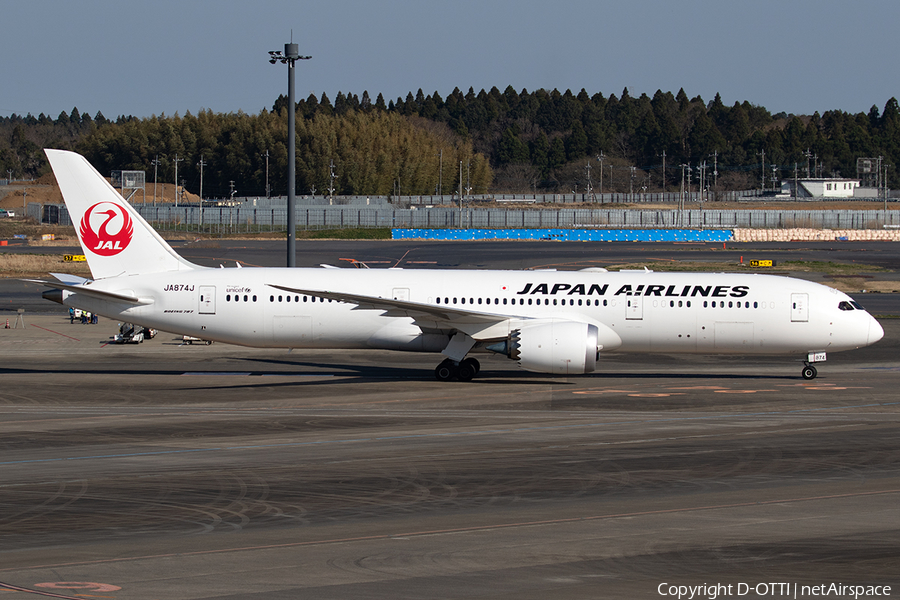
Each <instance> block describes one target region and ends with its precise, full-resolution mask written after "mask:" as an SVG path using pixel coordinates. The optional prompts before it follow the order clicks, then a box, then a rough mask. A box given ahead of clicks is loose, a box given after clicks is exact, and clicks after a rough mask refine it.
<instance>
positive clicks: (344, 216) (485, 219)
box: [27, 203, 900, 233]
mask: <svg viewBox="0 0 900 600" xmlns="http://www.w3.org/2000/svg"><path fill="white" fill-rule="evenodd" d="M134 208H135V210H137V211H138V212H139V213H140V214H141V216H143V217H144V218H145V219H146V220H147V221H149V222H150V223H153V224H158V225H159V226H160V227H161V228H162V229H178V230H186V231H205V232H208V233H243V232H247V233H254V232H259V231H273V230H277V231H283V230H284V229H285V228H286V227H287V208H286V207H256V208H248V207H226V206H204V207H203V209H202V210H201V208H200V207H199V206H178V207H175V206H171V205H156V206H153V205H146V204H145V205H141V204H137V205H134ZM27 216H28V217H31V218H34V219H35V220H38V221H40V222H42V223H48V224H58V225H71V224H72V223H71V220H70V219H69V215H68V212H67V211H66V208H65V206H64V205H61V204H60V205H52V204H46V205H43V206H41V205H40V204H36V203H31V204H29V205H28V210H27ZM296 217H297V219H296V226H297V227H298V228H300V229H339V228H368V227H384V228H391V229H503V230H507V229H598V230H602V229H624V230H632V229H685V230H691V229H795V228H806V229H835V230H844V229H847V230H861V229H874V230H879V229H885V228H894V227H900V210H888V211H884V210H846V209H842V210H787V209H764V210H695V209H692V210H685V211H677V210H664V209H640V210H638V209H611V208H561V209H545V210H529V209H521V208H515V209H503V208H464V209H463V210H461V211H460V210H459V209H458V208H450V207H433V208H396V207H394V206H358V205H345V206H298V207H297V211H296Z"/></svg>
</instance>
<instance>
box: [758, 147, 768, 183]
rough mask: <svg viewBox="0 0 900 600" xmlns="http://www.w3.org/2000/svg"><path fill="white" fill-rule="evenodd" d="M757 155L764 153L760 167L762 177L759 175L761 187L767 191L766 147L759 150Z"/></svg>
mask: <svg viewBox="0 0 900 600" xmlns="http://www.w3.org/2000/svg"><path fill="white" fill-rule="evenodd" d="M756 154H757V156H759V155H760V154H762V160H761V161H760V163H759V169H760V173H761V175H760V177H759V189H760V190H762V191H766V149H765V148H763V149H762V152H757V153H756Z"/></svg>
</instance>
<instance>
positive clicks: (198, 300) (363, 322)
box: [63, 268, 883, 354]
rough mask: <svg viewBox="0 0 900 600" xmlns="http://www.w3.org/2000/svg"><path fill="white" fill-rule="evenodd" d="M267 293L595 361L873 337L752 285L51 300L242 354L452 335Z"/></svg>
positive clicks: (330, 280)
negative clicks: (500, 319)
mask: <svg viewBox="0 0 900 600" xmlns="http://www.w3.org/2000/svg"><path fill="white" fill-rule="evenodd" d="M273 285H277V286H280V287H282V288H294V289H302V290H313V291H315V290H318V291H321V292H323V293H326V292H328V293H332V292H342V293H348V294H359V295H365V296H369V297H377V298H393V299H397V300H403V301H408V302H413V303H418V304H426V305H433V306H440V307H445V308H452V309H460V310H463V311H466V312H470V313H485V314H489V315H506V316H509V317H511V318H510V319H508V320H507V322H506V323H507V324H505V325H503V326H502V327H501V328H500V329H497V328H494V329H492V330H490V331H487V332H485V333H484V335H482V336H481V338H478V339H481V340H487V339H501V338H503V337H504V336H506V335H507V334H508V333H509V330H510V329H512V328H513V327H515V326H516V324H517V323H521V322H527V321H529V320H534V319H538V320H553V319H556V320H564V321H577V322H584V323H589V324H596V325H600V326H602V327H603V331H607V332H613V333H614V334H615V335H611V334H610V335H606V337H605V338H604V340H605V344H601V345H602V346H603V347H602V348H601V352H602V351H619V352H673V353H674V352H677V353H741V354H785V353H809V352H836V351H840V350H848V349H853V348H859V347H862V346H866V345H868V344H870V343H874V342H875V341H877V340H878V339H880V338H881V336H882V335H883V331H882V329H881V327H880V325H879V324H878V323H877V321H875V319H874V318H872V317H871V315H869V313H868V312H866V311H865V310H861V309H858V308H853V307H850V308H849V309H847V304H848V303H849V302H852V300H851V299H850V298H849V297H848V296H847V295H846V294H844V293H842V292H839V291H837V290H834V289H832V288H829V287H826V286H823V285H819V284H816V283H811V282H807V281H803V280H798V279H792V278H787V277H777V276H771V275H756V274H730V273H716V274H710V273H657V272H649V271H648V272H633V271H624V272H608V273H606V272H584V271H572V272H562V271H473V270H465V271H463V270H459V271H452V270H443V271H436V270H402V269H379V270H375V269H327V268H314V269H308V268H300V269H275V268H243V269H199V270H193V271H178V272H167V273H159V274H150V275H133V276H121V277H115V278H110V279H106V280H104V279H99V280H96V281H94V282H93V283H92V284H91V287H92V288H94V289H98V290H103V291H106V292H114V293H124V294H127V295H132V296H137V297H138V298H140V299H141V304H140V305H136V306H135V305H133V304H128V303H119V302H116V301H113V300H101V299H97V298H94V297H90V296H85V295H83V294H78V293H75V292H68V291H67V292H64V294H63V297H64V303H65V304H67V305H70V306H77V307H79V308H84V309H88V310H92V311H94V312H96V313H99V314H101V315H104V316H107V317H110V318H114V319H119V320H125V321H130V322H133V323H137V324H140V325H143V326H146V327H153V328H156V329H161V330H164V331H169V332H172V333H178V334H184V335H190V336H195V337H200V338H203V339H209V340H215V341H218V342H227V343H231V344H240V345H245V346H254V347H285V348H381V349H391V350H412V351H426V352H441V351H442V350H443V349H444V348H445V347H446V346H447V343H448V339H449V337H450V336H451V335H452V330H451V329H450V328H448V327H446V326H443V325H441V324H440V323H435V324H434V326H433V327H428V326H427V325H425V326H423V323H422V319H419V320H418V321H416V320H415V319H414V318H412V317H410V316H405V315H403V314H397V313H396V312H395V311H392V310H384V309H380V308H376V309H371V308H365V307H360V306H357V305H356V304H353V303H346V302H339V301H336V300H328V299H323V298H321V297H316V296H315V295H314V294H300V293H288V292H286V291H284V290H282V289H278V288H275V287H272V286H273ZM841 303H844V304H843V305H842V304H841ZM839 306H844V309H841V308H839ZM856 306H858V305H856ZM476 337H477V336H476ZM478 347H480V346H476V349H477V348H478Z"/></svg>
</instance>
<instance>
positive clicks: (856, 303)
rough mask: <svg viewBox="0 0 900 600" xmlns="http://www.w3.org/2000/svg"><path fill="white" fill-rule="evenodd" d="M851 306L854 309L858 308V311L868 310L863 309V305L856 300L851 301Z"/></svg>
mask: <svg viewBox="0 0 900 600" xmlns="http://www.w3.org/2000/svg"><path fill="white" fill-rule="evenodd" d="M850 304H852V305H853V307H854V308H856V310H866V309H864V308H863V307H862V305H861V304H860V303H859V302H857V301H856V300H851V301H850Z"/></svg>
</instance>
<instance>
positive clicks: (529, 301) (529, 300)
mask: <svg viewBox="0 0 900 600" xmlns="http://www.w3.org/2000/svg"><path fill="white" fill-rule="evenodd" d="M528 306H531V298H529V299H528Z"/></svg>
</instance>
